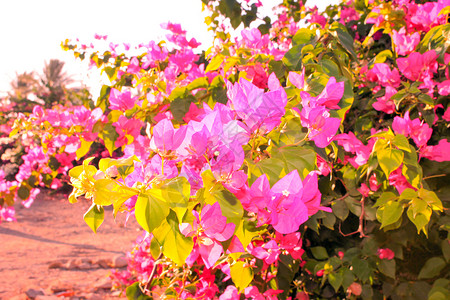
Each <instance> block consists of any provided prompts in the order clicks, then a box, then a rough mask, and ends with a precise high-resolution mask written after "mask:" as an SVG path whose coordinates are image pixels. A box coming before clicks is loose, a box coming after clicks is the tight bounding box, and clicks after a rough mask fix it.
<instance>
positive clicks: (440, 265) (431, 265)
mask: <svg viewBox="0 0 450 300" xmlns="http://www.w3.org/2000/svg"><path fill="white" fill-rule="evenodd" d="M446 265H447V264H446V263H445V261H444V260H443V259H442V258H441V257H432V258H430V259H428V260H427V262H426V263H425V265H424V266H423V267H422V269H421V270H420V273H419V277H418V278H419V279H429V278H434V277H437V276H438V275H439V274H440V273H441V271H442V270H443V269H444V268H445V266H446Z"/></svg>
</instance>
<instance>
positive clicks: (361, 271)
mask: <svg viewBox="0 0 450 300" xmlns="http://www.w3.org/2000/svg"><path fill="white" fill-rule="evenodd" d="M351 265H352V267H353V270H352V271H353V273H354V274H355V275H356V277H358V278H359V279H360V280H361V281H362V282H363V283H364V282H366V281H367V280H368V279H369V277H370V275H371V273H372V271H371V270H372V269H371V268H370V267H369V263H368V262H367V261H366V260H363V259H359V258H357V257H355V258H354V259H352V264H351Z"/></svg>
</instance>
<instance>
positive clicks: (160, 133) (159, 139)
mask: <svg viewBox="0 0 450 300" xmlns="http://www.w3.org/2000/svg"><path fill="white" fill-rule="evenodd" d="M186 129H187V127H186V126H182V127H180V128H178V129H174V127H173V124H172V122H171V121H170V120H168V119H162V120H161V121H159V122H158V124H156V125H155V126H154V127H153V137H152V139H151V141H150V148H151V149H153V150H156V149H158V150H160V151H163V152H164V151H170V150H175V149H177V148H178V147H179V146H180V145H181V143H182V142H183V140H184V138H185V135H186Z"/></svg>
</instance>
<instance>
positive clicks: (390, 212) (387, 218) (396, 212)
mask: <svg viewBox="0 0 450 300" xmlns="http://www.w3.org/2000/svg"><path fill="white" fill-rule="evenodd" d="M380 209H383V216H382V218H381V227H380V228H383V227H386V226H388V225H391V224H394V223H395V222H397V221H398V220H399V219H400V218H401V217H402V213H403V206H402V205H400V203H399V202H397V201H388V202H387V203H386V204H385V205H384V206H383V208H380Z"/></svg>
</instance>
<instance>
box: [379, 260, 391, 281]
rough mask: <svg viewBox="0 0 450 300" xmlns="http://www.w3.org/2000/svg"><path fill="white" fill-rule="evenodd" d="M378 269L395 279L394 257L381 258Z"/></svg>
mask: <svg viewBox="0 0 450 300" xmlns="http://www.w3.org/2000/svg"><path fill="white" fill-rule="evenodd" d="M378 270H380V272H381V273H383V274H384V275H386V276H389V277H391V278H394V279H395V260H394V259H381V260H380V263H379V264H378Z"/></svg>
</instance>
